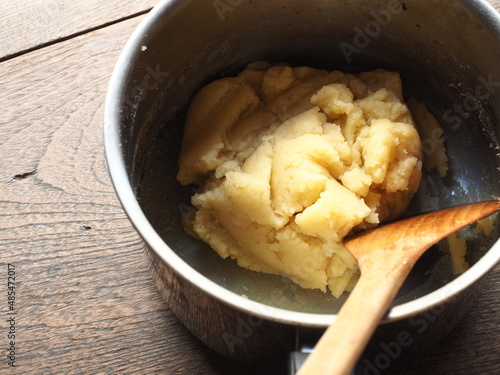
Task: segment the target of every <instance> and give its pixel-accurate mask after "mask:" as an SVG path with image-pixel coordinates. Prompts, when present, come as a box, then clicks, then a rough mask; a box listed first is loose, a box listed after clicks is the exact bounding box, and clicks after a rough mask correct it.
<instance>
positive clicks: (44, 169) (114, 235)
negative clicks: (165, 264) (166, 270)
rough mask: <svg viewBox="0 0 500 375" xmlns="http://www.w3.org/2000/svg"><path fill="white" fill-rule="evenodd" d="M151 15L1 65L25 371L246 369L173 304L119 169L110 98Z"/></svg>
mask: <svg viewBox="0 0 500 375" xmlns="http://www.w3.org/2000/svg"><path fill="white" fill-rule="evenodd" d="M141 19H142V17H138V18H134V19H132V20H129V21H126V22H121V23H119V24H117V25H114V26H111V27H107V28H105V29H102V30H99V31H96V32H92V33H89V34H86V35H84V36H81V37H78V38H75V39H72V40H70V41H66V42H64V43H58V44H55V45H53V46H51V47H50V48H44V49H42V50H39V51H35V52H33V53H29V54H27V55H24V56H22V57H20V58H16V59H12V60H9V61H6V62H3V63H1V64H0V67H1V69H0V82H7V87H6V90H3V91H2V92H0V101H1V102H2V104H3V105H4V108H8V110H7V112H6V113H4V114H5V116H6V117H5V116H2V120H0V121H2V123H1V124H0V132H1V135H0V139H1V145H0V155H2V157H1V158H0V192H1V198H0V264H1V268H0V269H1V270H2V275H3V276H4V272H5V269H6V263H12V264H14V265H15V266H16V273H17V280H18V288H17V296H18V298H17V299H16V309H17V310H18V321H17V324H18V336H17V338H16V340H17V342H18V356H17V365H18V368H19V373H22V374H40V373H44V374H81V373H87V374H90V373H93V374H98V373H101V374H113V373H121V374H155V373H167V374H170V373H172V374H174V373H178V374H180V373H182V374H196V373H200V371H202V372H203V373H204V374H219V373H224V372H225V371H226V370H227V371H228V372H227V373H230V374H243V373H246V372H245V371H243V369H241V368H240V367H238V366H236V365H232V364H231V363H229V362H227V361H226V360H225V359H223V358H222V357H221V356H219V355H216V354H214V353H213V352H212V351H211V350H210V349H208V348H206V347H205V346H204V345H203V344H201V343H200V342H199V341H198V340H197V339H195V338H194V337H193V336H192V335H190V334H189V333H188V332H187V331H186V330H185V329H184V327H183V326H181V325H180V324H179V323H178V321H177V320H176V318H175V317H174V316H173V314H172V313H171V312H170V310H168V309H167V308H166V306H165V305H164V303H163V301H162V300H161V299H160V297H159V294H158V293H157V291H156V289H155V287H154V285H153V283H152V280H151V278H150V275H149V271H148V269H147V267H148V265H147V262H146V260H145V257H144V255H143V250H142V243H141V241H140V238H139V236H138V235H137V233H136V232H135V231H134V229H133V228H132V226H131V224H130V222H129V221H128V219H127V217H126V215H125V214H124V212H123V210H122V208H121V206H120V204H119V202H118V200H117V199H116V197H115V194H114V190H113V188H112V186H111V182H110V180H109V178H108V174H107V170H106V165H105V160H104V153H103V132H102V122H103V105H104V97H105V93H106V90H107V85H108V80H109V77H110V74H111V71H112V67H113V65H114V63H115V61H116V59H117V57H118V54H119V52H120V49H121V46H122V44H123V43H124V42H125V40H126V39H127V38H128V37H129V35H130V34H131V33H132V31H133V30H134V29H135V27H136V26H137V25H138V23H139V21H140V20H141ZM3 276H2V277H3ZM2 301H3V300H2ZM4 308H5V304H3V303H2V310H1V311H2V312H4ZM4 317H5V315H4V314H2V319H1V322H0V331H1V332H6V328H7V322H6V319H3V318H4ZM0 342H1V343H2V345H3V344H4V343H5V337H4V335H3V334H2V335H1V339H0ZM200 369H202V370H200ZM3 370H5V361H4V358H3V357H2V360H1V362H0V373H3V372H2V371H3Z"/></svg>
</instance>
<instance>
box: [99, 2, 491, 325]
mask: <svg viewBox="0 0 500 375" xmlns="http://www.w3.org/2000/svg"><path fill="white" fill-rule="evenodd" d="M460 2H461V3H463V4H464V6H466V7H467V8H468V9H469V10H470V11H471V12H473V13H474V14H475V15H476V16H477V17H478V18H480V19H481V20H482V21H483V22H484V23H485V24H486V25H488V26H489V27H490V28H491V29H492V30H493V31H494V33H495V34H497V35H498V38H499V39H500V15H499V14H498V12H497V11H496V10H495V9H494V8H493V7H492V6H491V5H490V4H489V3H488V2H486V0H470V1H465V0H460ZM176 3H177V0H161V1H160V3H159V4H157V5H156V6H155V7H154V8H153V9H152V10H151V11H150V12H149V13H148V14H147V15H146V17H145V18H144V19H143V20H142V21H141V23H140V24H139V26H138V27H137V28H136V30H135V31H134V32H133V34H132V35H131V37H130V38H129V40H128V41H127V43H126V45H125V47H124V49H123V50H122V52H121V54H120V56H119V58H118V60H117V63H116V65H115V68H114V70H113V73H112V76H111V79H110V83H109V87H108V92H107V95H106V100H105V113H104V148H105V154H106V160H107V165H108V171H109V174H110V177H111V181H112V184H113V186H114V189H115V191H116V193H117V196H118V199H119V200H120V202H121V205H122V207H123V208H124V210H125V212H126V214H127V216H128V217H129V220H130V221H131V222H132V224H133V226H134V227H135V229H136V230H137V232H138V233H139V234H140V235H141V237H142V239H143V240H144V241H145V242H146V243H147V245H148V246H149V249H150V250H151V251H154V252H155V253H156V255H157V256H158V257H159V258H160V259H161V260H162V261H163V262H165V263H166V264H167V265H168V266H169V267H171V268H172V269H173V270H174V271H175V272H176V273H177V274H178V275H180V276H181V277H183V278H184V279H185V280H187V281H188V282H190V283H191V284H193V285H194V286H196V287H197V288H199V289H200V290H202V291H203V292H204V293H207V294H208V295H210V296H211V297H213V298H215V299H217V300H219V301H221V302H222V303H224V304H226V305H229V306H230V307H232V308H234V309H236V310H239V311H241V312H244V313H246V314H250V315H254V316H257V317H259V318H262V319H266V320H270V321H274V322H279V323H284V324H289V325H294V326H306V327H311V328H326V327H328V326H329V325H330V324H331V323H332V322H333V321H335V319H336V314H315V313H305V312H296V311H291V310H286V309H281V308H276V307H272V306H269V305H264V304H262V303H259V302H255V301H252V300H249V299H247V298H245V297H242V296H240V295H238V294H236V293H234V292H231V291H229V290H227V289H225V288H224V287H222V286H220V285H219V284H217V283H215V282H213V281H212V280H210V279H208V278H207V277H205V276H204V275H202V274H201V273H199V272H198V271H196V270H195V269H194V268H192V267H191V266H190V265H189V264H188V263H186V262H185V261H184V260H183V259H182V258H180V257H179V256H178V255H177V254H176V253H175V252H174V251H173V250H172V249H171V248H170V247H169V246H168V245H167V244H166V243H165V242H164V241H163V239H162V238H161V237H160V236H159V234H158V233H157V232H156V231H155V229H154V228H153V226H152V225H151V223H150V222H149V220H148V219H147V217H146V215H145V214H144V212H143V211H142V209H141V207H140V206H139V203H138V201H137V199H136V196H135V194H134V191H133V188H132V185H131V182H130V180H129V178H128V174H127V167H126V165H125V160H124V157H123V152H122V143H121V139H120V123H121V119H122V117H123V111H122V110H121V109H120V108H121V107H120V106H121V105H122V104H123V103H122V101H121V100H120V98H123V97H124V95H123V94H124V93H125V90H126V87H125V85H124V84H123V82H124V81H125V80H124V78H125V77H126V76H127V73H128V71H129V70H130V61H133V56H134V55H135V54H136V53H140V50H141V46H143V45H147V42H146V40H147V38H148V35H149V30H150V28H151V27H152V25H154V24H156V23H157V22H158V21H159V19H160V17H161V16H162V15H163V14H164V13H165V12H166V11H167V10H168V8H170V7H173V6H174V5H175V4H176ZM498 263H500V240H498V241H496V243H495V244H494V245H493V246H492V247H491V248H490V249H489V250H488V252H487V253H486V254H485V255H483V256H482V257H481V259H480V260H479V261H478V262H476V264H474V265H473V266H472V267H471V268H470V269H469V270H468V271H466V272H465V273H463V274H462V275H460V276H459V277H457V278H456V279H455V280H453V281H451V282H450V283H448V284H446V285H444V286H443V287H441V288H439V289H437V290H436V291H434V292H432V293H429V294H427V295H425V296H423V297H420V298H418V299H415V300H413V301H410V302H406V303H403V304H401V305H398V306H395V307H393V308H391V309H390V310H389V311H388V313H387V315H386V317H385V318H384V319H383V321H382V323H389V322H393V321H398V320H402V319H406V318H408V317H410V316H413V315H416V314H419V313H423V312H425V311H427V310H429V309H430V308H433V307H435V306H438V305H440V304H443V303H447V302H449V301H451V300H452V299H453V298H454V296H455V295H457V294H459V293H460V292H461V291H463V290H465V289H467V288H468V287H469V286H470V285H472V284H474V283H475V282H477V281H479V280H480V279H481V278H482V277H483V276H485V275H486V274H487V273H488V272H489V271H490V270H491V269H493V268H494V267H495V265H496V264H498Z"/></svg>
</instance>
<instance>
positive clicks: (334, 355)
mask: <svg viewBox="0 0 500 375" xmlns="http://www.w3.org/2000/svg"><path fill="white" fill-rule="evenodd" d="M499 210H500V201H498V200H495V201H488V202H480V203H472V204H467V205H463V206H457V207H452V208H448V209H444V210H440V211H434V212H430V213H427V214H422V215H419V216H415V217H412V218H409V219H405V220H401V221H398V222H394V223H391V224H387V225H384V226H381V227H379V228H376V229H372V230H369V231H366V232H361V233H360V234H358V235H356V236H354V237H352V238H350V239H346V241H345V242H344V245H345V246H346V247H347V249H348V250H349V251H350V252H351V254H352V255H353V256H354V258H356V260H357V261H358V264H359V268H360V270H361V277H360V279H359V281H358V283H357V284H356V286H355V288H354V290H353V291H352V292H351V294H350V296H349V298H348V299H347V301H346V302H345V303H344V305H343V306H342V308H341V310H340V311H339V313H338V315H337V319H336V321H335V322H334V323H333V324H332V325H331V326H330V327H329V328H328V329H327V330H326V331H325V333H324V334H323V336H322V337H321V339H320V340H319V341H318V343H317V344H316V346H315V348H314V351H313V352H312V353H311V354H310V355H309V357H308V358H307V359H306V361H305V362H304V364H303V365H302V366H301V368H300V369H299V371H298V373H297V375H347V374H350V373H351V371H352V369H353V368H354V366H355V364H356V361H357V360H358V358H359V357H360V356H361V354H362V352H363V350H364V348H365V347H366V345H367V343H368V341H369V340H370V337H371V336H372V334H373V332H374V331H375V329H376V328H377V326H378V323H379V322H380V320H381V319H382V318H383V317H384V315H385V314H386V312H387V310H388V309H389V306H390V304H391V302H392V300H393V299H394V297H395V295H396V293H397V291H398V290H399V288H400V287H401V285H402V284H403V282H404V280H405V279H406V277H407V276H408V274H409V273H410V270H411V269H412V267H413V265H414V264H415V263H416V262H417V260H418V258H419V257H420V256H421V255H422V254H423V253H424V252H425V251H426V250H427V249H428V248H429V247H431V246H432V245H433V244H435V243H436V242H438V241H440V240H441V239H443V238H445V237H446V236H448V235H450V234H451V233H453V232H455V231H457V230H459V229H461V228H463V227H465V226H467V225H469V224H472V223H474V222H475V221H477V220H479V219H482V218H484V217H486V216H489V215H491V214H493V213H495V212H497V211H499Z"/></svg>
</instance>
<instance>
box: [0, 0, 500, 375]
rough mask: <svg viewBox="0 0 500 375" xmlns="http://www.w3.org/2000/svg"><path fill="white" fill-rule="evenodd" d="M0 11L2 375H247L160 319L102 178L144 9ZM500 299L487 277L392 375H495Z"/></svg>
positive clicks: (43, 3) (116, 5) (93, 1)
mask: <svg viewBox="0 0 500 375" xmlns="http://www.w3.org/2000/svg"><path fill="white" fill-rule="evenodd" d="M491 3H492V4H493V5H494V6H495V7H496V9H500V1H495V0H491ZM0 4H1V10H2V12H0V279H1V280H2V282H1V283H0V305H1V308H0V374H114V373H116V374H206V375H216V374H218V375H220V374H227V375H239V374H246V375H253V374H254V373H255V372H254V371H251V370H250V369H249V368H248V367H246V366H242V365H238V364H235V363H231V362H230V361H228V360H227V359H225V358H222V357H221V356H219V355H218V354H216V353H214V352H212V351H211V350H210V349H208V348H206V347H205V346H204V345H203V344H202V343H200V342H199V341H198V340H197V339H195V338H194V337H193V336H192V335H191V334H190V333H189V332H187V331H186V329H185V328H184V327H183V326H181V325H180V324H179V323H178V322H177V320H176V318H175V317H174V316H173V314H172V313H171V312H170V310H169V309H168V308H167V307H166V306H165V304H164V303H163V301H162V300H161V299H160V297H159V294H158V293H157V291H156V290H155V288H154V286H153V283H152V281H151V279H150V275H149V271H148V265H147V262H146V260H145V257H144V256H143V254H142V250H141V247H140V238H139V237H138V235H137V234H136V232H135V231H134V230H133V228H132V226H131V224H130V223H129V221H128V220H127V218H126V216H125V214H124V212H123V210H122V208H121V206H120V204H119V203H118V200H117V198H116V196H115V193H114V191H113V188H112V186H111V182H110V179H109V177H108V173H107V169H106V164H105V159H104V150H103V132H102V125H103V107H104V98H105V93H106V90H107V86H108V81H109V78H110V75H111V72H112V69H113V66H114V64H115V62H116V59H117V57H118V55H119V53H120V51H121V49H122V47H123V46H124V43H125V41H126V40H127V39H128V37H129V36H130V35H131V33H132V32H133V30H134V29H135V28H136V27H137V25H138V24H139V22H140V21H141V20H142V19H143V18H144V14H146V13H147V12H148V11H149V10H150V9H151V7H152V6H154V5H155V1H152V0H136V1H128V0H121V1H112V0H107V1H98V0H89V1H86V2H77V1H68V0H30V1H23V0H20V1H17V2H15V1H7V0H0ZM9 263H10V264H13V265H14V266H15V272H16V289H15V291H16V300H15V311H16V313H17V315H16V316H15V318H16V326H15V329H16V332H15V335H16V337H15V342H16V362H15V364H16V367H15V368H10V367H9V366H8V364H7V362H8V359H7V354H8V345H9V341H10V340H9V339H8V338H7V335H8V330H9V324H10V323H9V322H8V321H7V319H8V318H9V315H8V312H9V311H8V307H9V305H8V299H7V292H8V285H7V272H8V270H7V265H8V264H9ZM499 292H500V269H499V268H498V267H497V268H496V269H495V270H494V271H493V272H492V273H491V276H490V278H489V280H488V281H487V283H486V285H485V288H484V291H483V292H482V295H481V298H480V300H479V302H478V304H477V305H476V306H475V308H474V309H473V310H472V311H471V312H470V314H469V316H468V318H467V319H466V320H465V321H464V322H463V323H462V324H461V325H460V326H459V327H457V329H456V330H455V331H454V333H453V334H452V335H451V336H449V337H448V338H447V339H446V340H445V341H444V342H442V343H441V344H439V345H438V346H437V347H435V348H434V349H433V350H432V351H431V352H429V353H428V354H426V355H424V356H423V357H419V358H416V359H415V360H414V361H413V362H411V363H408V364H407V367H406V369H405V370H404V371H400V372H397V373H394V374H410V375H411V374H479V373H489V374H498V373H500V344H499V342H500V330H499V329H498V325H499V323H500V318H499V312H500V309H499V307H498V296H499Z"/></svg>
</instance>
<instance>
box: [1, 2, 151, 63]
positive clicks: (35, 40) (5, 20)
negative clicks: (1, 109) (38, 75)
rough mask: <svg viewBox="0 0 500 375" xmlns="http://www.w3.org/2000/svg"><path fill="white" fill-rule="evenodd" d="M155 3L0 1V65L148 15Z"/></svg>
mask: <svg viewBox="0 0 500 375" xmlns="http://www.w3.org/2000/svg"><path fill="white" fill-rule="evenodd" d="M156 3H157V1H155V0H136V1H117V0H115V1H110V0H107V1H101V0H89V1H65V0H21V1H9V0H0V9H2V15H1V19H2V24H1V27H0V61H2V59H5V58H7V57H8V56H10V55H14V54H18V53H22V52H23V51H27V50H31V49H33V48H37V47H40V46H43V45H45V44H48V43H52V42H54V41H57V40H60V39H63V38H68V37H70V36H72V35H75V34H80V33H84V32H86V31H88V30H91V29H95V28H99V27H102V26H103V25H107V24H110V23H113V22H117V21H119V20H121V19H124V18H128V17H130V16H132V15H137V14H142V13H145V12H147V11H149V10H150V9H151V8H152V7H153V6H154V5H155V4H156Z"/></svg>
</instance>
